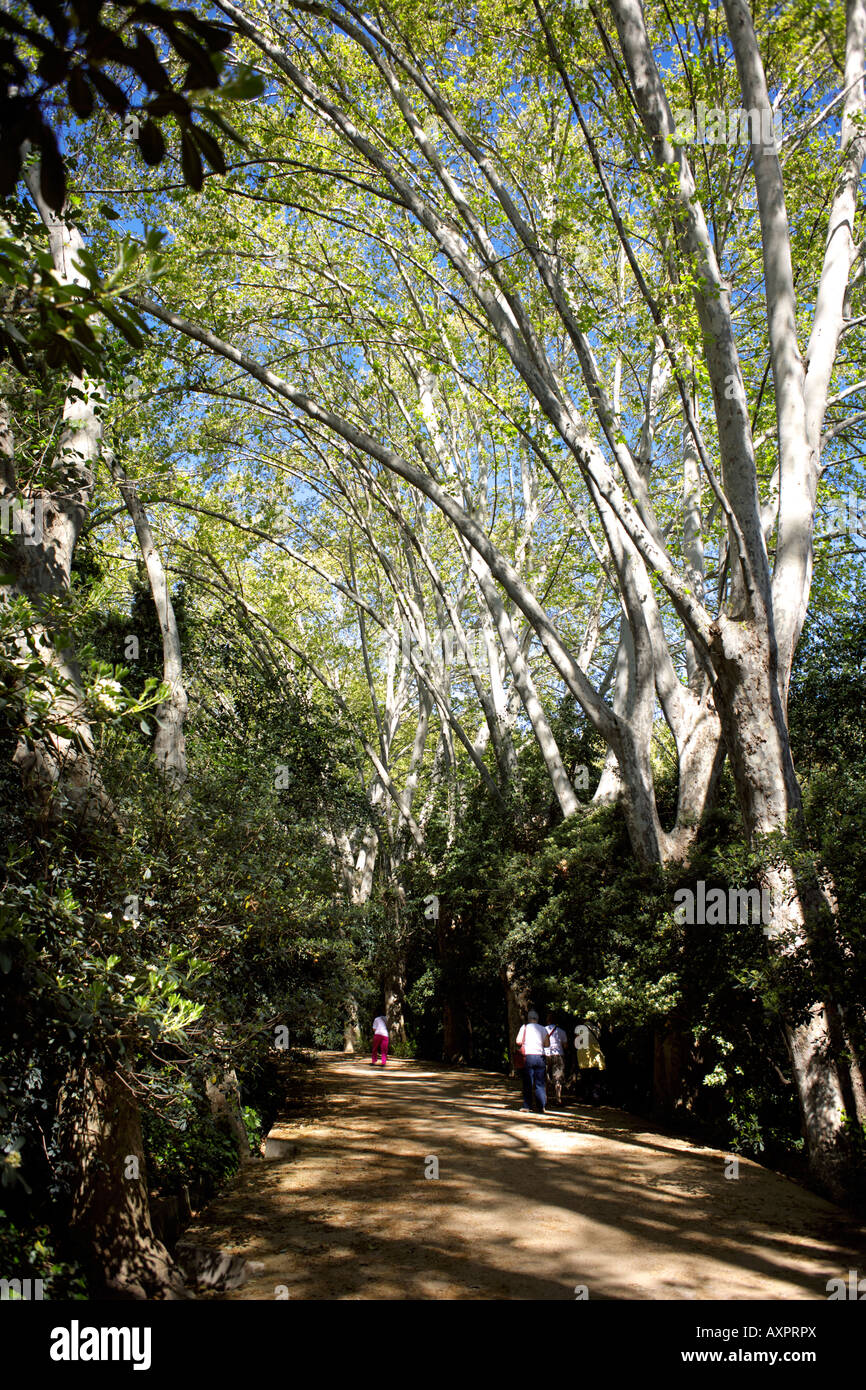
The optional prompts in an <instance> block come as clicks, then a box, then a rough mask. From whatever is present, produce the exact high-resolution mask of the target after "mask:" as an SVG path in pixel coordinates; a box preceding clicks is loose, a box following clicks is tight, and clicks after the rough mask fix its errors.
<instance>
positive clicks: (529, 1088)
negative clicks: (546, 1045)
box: [523, 1057, 547, 1110]
mask: <svg viewBox="0 0 866 1390" xmlns="http://www.w3.org/2000/svg"><path fill="white" fill-rule="evenodd" d="M533 1100H534V1101H535V1104H534V1105H533ZM523 1104H524V1105H525V1106H526V1108H527V1110H533V1109H534V1110H546V1109H547V1090H546V1088H545V1085H544V1057H527V1059H526V1066H525V1067H524V1068H523Z"/></svg>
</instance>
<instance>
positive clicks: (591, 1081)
mask: <svg viewBox="0 0 866 1390" xmlns="http://www.w3.org/2000/svg"><path fill="white" fill-rule="evenodd" d="M574 1049H575V1053H576V1058H575V1064H576V1071H575V1094H576V1096H577V1099H578V1100H579V1101H583V1102H584V1103H585V1102H586V1101H588V1100H590V1099H592V1100H593V1101H595V1102H596V1103H597V1102H598V1100H599V1097H600V1094H601V1087H600V1084H599V1078H598V1077H597V1076H595V1075H594V1073H596V1072H600V1071H604V1070H605V1060H604V1053H603V1052H602V1050H601V1044H600V1043H599V1041H598V1038H597V1037H596V1033H595V1029H594V1028H593V1026H592V1024H591V1023H590V1022H589V1020H588V1019H585V1018H584V1019H581V1021H580V1023H578V1025H577V1027H576V1028H575V1030H574Z"/></svg>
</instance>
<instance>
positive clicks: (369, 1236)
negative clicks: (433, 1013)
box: [185, 1053, 866, 1299]
mask: <svg viewBox="0 0 866 1390" xmlns="http://www.w3.org/2000/svg"><path fill="white" fill-rule="evenodd" d="M315 1075H316V1078H317V1080H318V1081H320V1082H321V1084H322V1086H323V1089H324V1096H323V1103H322V1104H320V1105H319V1106H318V1107H317V1111H318V1113H317V1114H315V1115H314V1117H313V1118H312V1119H310V1118H309V1117H308V1118H307V1119H306V1121H305V1120H303V1119H291V1120H286V1121H284V1122H282V1123H280V1124H278V1125H276V1126H275V1127H274V1129H273V1130H272V1131H271V1140H272V1147H281V1145H280V1144H279V1143H278V1142H274V1141H282V1146H285V1150H286V1154H287V1155H289V1156H286V1157H284V1158H282V1159H277V1160H273V1161H269V1160H265V1161H262V1162H256V1163H255V1164H254V1165H252V1166H251V1168H250V1170H249V1171H248V1172H247V1173H245V1174H244V1175H243V1176H242V1177H241V1178H240V1179H239V1180H238V1182H237V1183H236V1184H235V1186H234V1187H233V1188H232V1189H231V1191H229V1192H227V1193H226V1194H225V1195H224V1196H223V1197H221V1198H220V1199H218V1200H217V1201H216V1202H215V1203H214V1204H213V1205H212V1206H211V1207H210V1208H209V1209H208V1211H207V1212H205V1213H204V1214H203V1215H202V1217H200V1218H199V1220H198V1221H197V1222H196V1223H195V1224H194V1226H193V1227H191V1228H190V1229H189V1230H188V1231H187V1233H186V1236H185V1240H186V1241H190V1242H193V1243H195V1244H198V1245H206V1246H211V1247H220V1248H222V1249H223V1250H230V1251H232V1252H233V1253H237V1254H242V1255H243V1256H244V1257H245V1258H247V1259H249V1260H258V1261H262V1262H263V1264H264V1270H263V1272H260V1273H257V1274H256V1276H255V1277H254V1278H253V1279H251V1280H250V1281H249V1282H248V1283H246V1284H245V1285H244V1286H243V1287H242V1288H240V1289H238V1290H235V1291H234V1292H229V1293H225V1292H223V1293H219V1294H216V1293H215V1294H212V1295H210V1296H211V1297H216V1298H222V1299H225V1298H231V1299H235V1298H237V1299H273V1298H275V1297H286V1296H287V1294H288V1297H290V1298H292V1299H298V1298H343V1299H367V1298H422V1299H439V1298H441V1299H449V1298H471V1299H491V1298H507V1299H513V1298H567V1299H573V1298H574V1297H575V1286H576V1285H585V1286H586V1287H587V1291H588V1297H589V1298H590V1299H619V1298H626V1299H631V1298H641V1299H671V1298H673V1299H691V1298H694V1299H710V1298H716V1299H759V1298H769V1299H792V1298H794V1299H826V1297H827V1289H826V1284H827V1280H828V1279H831V1278H834V1277H837V1276H843V1277H847V1273H848V1270H849V1269H859V1271H860V1274H861V1277H862V1275H863V1274H864V1273H866V1231H864V1229H863V1227H862V1226H858V1225H857V1224H856V1223H855V1222H854V1221H851V1220H847V1219H846V1218H845V1216H844V1214H843V1213H842V1212H841V1211H840V1209H839V1208H837V1207H835V1206H833V1205H832V1204H831V1203H829V1202H825V1201H823V1200H822V1199H821V1198H820V1197H816V1196H814V1195H813V1194H812V1193H810V1192H807V1191H805V1190H804V1189H802V1188H800V1187H798V1186H797V1185H796V1184H795V1183H793V1182H791V1181H789V1180H788V1179H786V1178H783V1177H779V1176H777V1175H776V1174H774V1173H771V1172H769V1171H768V1170H767V1169H764V1168H761V1167H759V1166H758V1165H757V1164H755V1163H751V1162H749V1161H748V1160H747V1159H740V1162H739V1177H738V1178H737V1179H736V1180H732V1179H726V1177H725V1164H726V1162H729V1160H730V1155H726V1154H723V1153H721V1152H720V1151H719V1150H717V1149H706V1148H700V1147H698V1146H697V1145H695V1144H690V1143H688V1142H687V1141H685V1140H682V1139H677V1138H671V1137H668V1136H665V1135H660V1134H657V1133H654V1132H653V1131H651V1130H648V1129H646V1128H645V1127H644V1125H643V1124H642V1123H641V1122H640V1121H639V1120H638V1119H636V1118H635V1117H633V1116H630V1115H627V1114H625V1113H624V1112H622V1111H619V1110H612V1109H607V1108H601V1109H589V1108H587V1109H570V1110H567V1111H565V1112H563V1113H562V1114H561V1115H559V1114H554V1115H553V1116H551V1117H549V1118H541V1117H535V1116H530V1115H525V1114H521V1112H520V1110H519V1108H518V1106H519V1096H518V1091H517V1088H516V1084H515V1083H514V1082H509V1081H507V1080H505V1078H503V1077H499V1076H495V1075H492V1074H491V1073H488V1072H479V1071H465V1072H459V1073H458V1072H454V1071H449V1070H447V1069H445V1068H444V1067H437V1066H435V1065H433V1064H429V1063H417V1062H404V1061H392V1062H389V1064H388V1067H387V1069H386V1070H384V1071H383V1070H382V1069H381V1068H377V1069H376V1070H375V1071H373V1070H372V1068H371V1067H370V1065H369V1061H367V1060H363V1059H360V1058H351V1057H349V1058H347V1057H344V1056H342V1055H341V1054H336V1053H324V1054H321V1055H320V1058H319V1062H318V1066H317V1069H316V1073H315ZM430 1156H432V1157H435V1158H437V1159H438V1162H439V1177H438V1179H434V1178H426V1177H425V1166H426V1167H427V1168H432V1165H431V1164H429V1163H427V1164H426V1165H425V1160H426V1159H427V1158H428V1157H430Z"/></svg>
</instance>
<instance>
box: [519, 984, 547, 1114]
mask: <svg viewBox="0 0 866 1390" xmlns="http://www.w3.org/2000/svg"><path fill="white" fill-rule="evenodd" d="M517 1046H518V1047H519V1048H522V1049H523V1056H524V1059H525V1061H524V1066H523V1105H522V1106H521V1109H522V1110H532V1108H533V1099H534V1100H535V1108H536V1109H537V1110H538V1113H539V1114H540V1115H543V1114H544V1112H545V1110H546V1109H547V1089H546V1087H545V1084H544V1069H545V1063H544V1049H545V1048H546V1047H549V1046H550V1034H549V1033H548V1031H547V1029H546V1028H542V1026H541V1024H540V1023H539V1021H538V1014H537V1013H536V1012H535V1009H530V1010H529V1013H528V1014H527V1015H526V1022H525V1023H524V1025H523V1027H522V1028H521V1030H520V1032H519V1033H518V1034H517Z"/></svg>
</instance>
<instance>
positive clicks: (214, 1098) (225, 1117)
mask: <svg viewBox="0 0 866 1390" xmlns="http://www.w3.org/2000/svg"><path fill="white" fill-rule="evenodd" d="M205 1090H206V1092H207V1098H208V1100H209V1101H210V1108H211V1114H212V1115H213V1117H214V1119H215V1120H216V1122H217V1124H218V1125H219V1126H220V1128H221V1129H223V1130H225V1132H226V1133H227V1134H228V1135H229V1137H230V1138H231V1139H232V1141H233V1142H234V1145H235V1148H236V1149H237V1151H238V1159H239V1161H240V1163H241V1165H244V1164H247V1163H249V1162H251V1160H252V1154H251V1153H250V1140H249V1135H248V1134H247V1128H246V1125H245V1124H244V1119H243V1113H242V1110H241V1093H240V1087H239V1086H238V1077H237V1072H236V1071H235V1069H234V1067H231V1068H226V1070H225V1071H224V1072H223V1075H222V1080H221V1081H217V1079H216V1078H215V1077H209V1078H208V1080H207V1082H206V1083H205Z"/></svg>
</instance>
